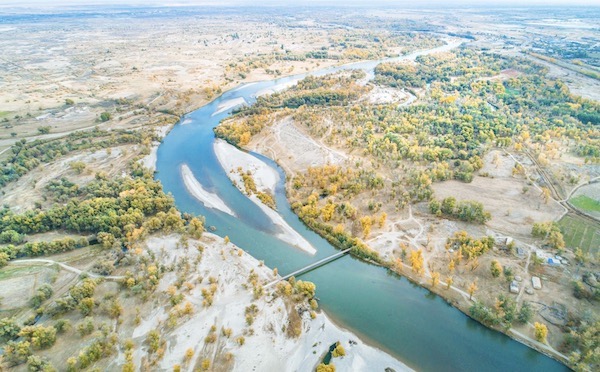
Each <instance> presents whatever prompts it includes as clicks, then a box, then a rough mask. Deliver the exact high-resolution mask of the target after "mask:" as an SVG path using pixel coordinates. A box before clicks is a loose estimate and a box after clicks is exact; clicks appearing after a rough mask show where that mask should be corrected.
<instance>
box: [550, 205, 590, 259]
mask: <svg viewBox="0 0 600 372" xmlns="http://www.w3.org/2000/svg"><path fill="white" fill-rule="evenodd" d="M558 224H559V226H560V229H561V231H562V233H563V235H564V238H565V243H566V245H567V247H568V248H571V249H575V248H577V247H579V248H581V249H582V250H583V251H585V252H589V253H591V254H592V255H595V254H597V253H598V251H599V250H600V224H594V223H592V222H589V221H588V220H586V219H583V218H581V217H578V216H575V215H566V216H564V217H563V218H562V219H561V220H560V221H559V222H558Z"/></svg>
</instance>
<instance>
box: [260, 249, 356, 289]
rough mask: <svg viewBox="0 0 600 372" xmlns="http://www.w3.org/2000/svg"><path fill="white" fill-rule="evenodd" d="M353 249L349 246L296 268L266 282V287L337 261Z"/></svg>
mask: <svg viewBox="0 0 600 372" xmlns="http://www.w3.org/2000/svg"><path fill="white" fill-rule="evenodd" d="M351 249H352V248H348V249H345V250H343V251H341V252H338V253H335V254H332V255H331V256H329V257H325V258H323V259H322V260H319V261H317V262H314V263H312V264H310V265H308V266H305V267H303V268H301V269H299V270H296V271H294V272H293V273H290V274H287V275H285V276H282V277H281V278H277V279H275V280H274V281H272V282H271V283H268V284H265V286H264V288H269V287H271V286H273V285H275V284H277V283H279V282H280V281H282V280H288V279H289V278H291V277H292V276H298V275H302V274H305V273H307V272H309V271H311V270H314V269H316V268H317V267H320V266H323V265H326V264H328V263H330V262H332V261H335V260H337V259H338V258H340V257H342V256H345V255H346V254H348V252H350V250H351Z"/></svg>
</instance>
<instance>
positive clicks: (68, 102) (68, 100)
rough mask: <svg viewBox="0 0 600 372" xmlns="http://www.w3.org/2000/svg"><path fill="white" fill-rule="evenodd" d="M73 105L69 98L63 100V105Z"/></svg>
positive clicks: (73, 102)
mask: <svg viewBox="0 0 600 372" xmlns="http://www.w3.org/2000/svg"><path fill="white" fill-rule="evenodd" d="M74 104H75V101H73V100H72V99H71V98H67V99H65V105H67V106H73V105H74Z"/></svg>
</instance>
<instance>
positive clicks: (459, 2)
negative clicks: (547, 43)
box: [0, 0, 600, 8]
mask: <svg viewBox="0 0 600 372" xmlns="http://www.w3.org/2000/svg"><path fill="white" fill-rule="evenodd" d="M31 6H36V7H42V8H62V7H95V6H124V7H127V6H135V7H193V6H211V7H230V6H252V7H306V6H340V7H378V6H388V7H389V6H392V7H407V8H430V7H440V6H442V7H469V8H498V7H502V8H504V7H513V8H515V7H516V8H523V7H557V6H592V7H595V6H599V7H600V0H573V1H569V0H521V1H519V0H496V1H492V2H485V3H483V4H482V3H481V2H480V1H476V0H449V1H441V0H422V1H420V2H418V3H415V2H413V1H409V0H373V1H368V2H365V1H364V0H346V1H345V0H325V1H321V0H305V1H303V2H302V3H301V4H297V3H287V2H286V3H283V4H282V3H281V1H276V0H265V1H262V2H261V3H259V4H257V3H256V2H255V1H250V0H226V1H214V0H128V1H120V0H91V1H86V0H58V1H53V2H52V4H48V2H47V0H25V1H23V0H3V1H2V4H0V7H4V8H6V7H12V8H28V7H31Z"/></svg>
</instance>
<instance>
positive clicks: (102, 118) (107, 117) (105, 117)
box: [100, 111, 112, 122]
mask: <svg viewBox="0 0 600 372" xmlns="http://www.w3.org/2000/svg"><path fill="white" fill-rule="evenodd" d="M111 117H112V116H111V115H110V112H106V111H105V112H103V113H101V114H100V121H102V122H105V121H109V120H110V119H111Z"/></svg>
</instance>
